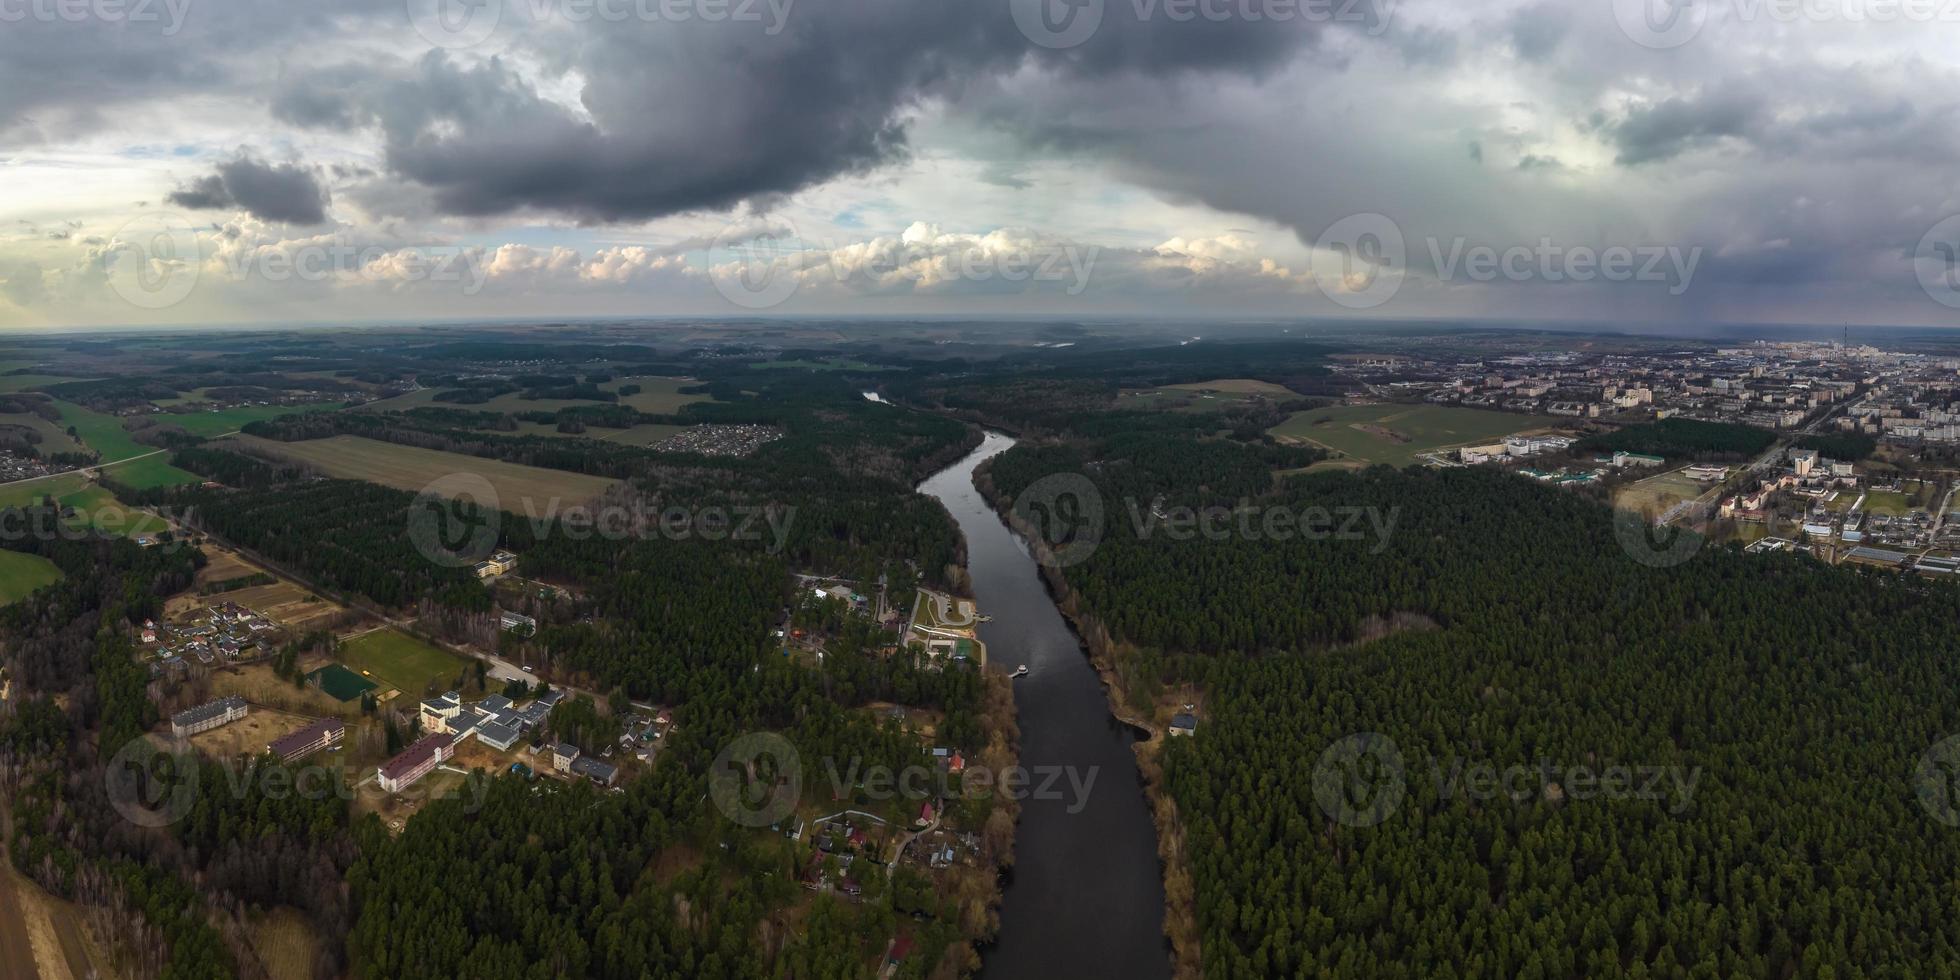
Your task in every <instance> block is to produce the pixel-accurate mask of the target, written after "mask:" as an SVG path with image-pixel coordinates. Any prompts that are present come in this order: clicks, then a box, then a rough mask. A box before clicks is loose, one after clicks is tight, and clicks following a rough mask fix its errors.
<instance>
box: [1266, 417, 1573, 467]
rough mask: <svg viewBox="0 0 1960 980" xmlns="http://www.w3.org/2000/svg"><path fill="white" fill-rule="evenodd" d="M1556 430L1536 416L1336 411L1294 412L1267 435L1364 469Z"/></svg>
mask: <svg viewBox="0 0 1960 980" xmlns="http://www.w3.org/2000/svg"><path fill="white" fill-rule="evenodd" d="M1557 424H1558V420H1556V419H1551V418H1545V417H1542V416H1536V415H1517V414H1513V413H1510V412H1493V411H1487V410H1485V409H1481V408H1461V407H1457V406H1454V405H1339V406H1333V407H1329V408H1318V409H1314V410H1312V411H1308V412H1297V413H1295V414H1294V415H1293V417H1292V418H1290V419H1287V420H1286V421H1284V422H1282V423H1280V424H1279V425H1276V426H1274V427H1273V428H1272V430H1271V434H1272V435H1273V436H1274V437H1276V438H1280V439H1295V440H1299V441H1302V442H1309V443H1313V444H1314V445H1317V446H1321V447H1323V448H1326V449H1332V450H1334V451H1335V452H1339V453H1345V454H1346V455H1347V456H1349V457H1352V458H1353V459H1356V460H1360V461H1361V462H1364V463H1388V464H1390V465H1392V466H1407V465H1409V464H1411V463H1415V462H1417V461H1418V460H1417V457H1418V456H1419V455H1421V454H1422V453H1426V452H1431V451H1434V450H1437V449H1449V448H1454V447H1457V446H1474V445H1479V444H1482V443H1487V442H1496V441H1497V440H1499V439H1502V438H1504V437H1505V436H1508V435H1512V434H1514V433H1519V432H1530V431H1536V430H1541V429H1546V428H1551V427H1553V426H1556V425H1557ZM1357 426H1368V427H1370V428H1368V429H1362V428H1357ZM1388 433H1393V434H1394V435H1389V434H1388Z"/></svg>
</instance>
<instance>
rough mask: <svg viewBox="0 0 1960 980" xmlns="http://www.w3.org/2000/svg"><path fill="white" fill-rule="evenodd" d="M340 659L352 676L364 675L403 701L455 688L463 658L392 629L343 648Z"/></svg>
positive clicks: (365, 637) (360, 638)
mask: <svg viewBox="0 0 1960 980" xmlns="http://www.w3.org/2000/svg"><path fill="white" fill-rule="evenodd" d="M340 659H341V661H342V662H344V663H345V664H346V665H347V666H348V668H349V669H351V670H353V671H354V672H355V673H361V672H363V671H365V672H366V673H367V674H368V675H372V677H373V678H374V679H376V680H378V681H379V682H380V683H381V686H383V687H392V688H394V689H395V690H398V691H400V692H402V696H403V697H411V698H422V697H427V696H428V695H429V694H431V693H434V694H440V693H442V692H443V691H447V690H449V689H450V688H451V687H453V686H455V684H456V678H458V677H460V676H462V673H463V661H462V658H460V657H457V656H454V655H452V654H450V653H448V652H446V651H443V650H438V649H436V648H435V647H432V646H430V645H428V644H427V643H424V642H422V641H421V640H418V639H416V638H415V637H412V636H409V635H408V634H406V633H402V632H398V631H396V630H392V629H380V630H376V631H374V632H372V633H368V634H366V635H364V636H360V637H357V638H355V639H353V640H349V641H348V642H346V643H345V644H342V646H341V648H340Z"/></svg>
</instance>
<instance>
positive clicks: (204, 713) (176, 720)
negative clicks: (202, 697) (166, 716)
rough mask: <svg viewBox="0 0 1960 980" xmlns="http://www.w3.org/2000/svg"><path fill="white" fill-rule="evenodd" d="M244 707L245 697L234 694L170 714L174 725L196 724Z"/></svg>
mask: <svg viewBox="0 0 1960 980" xmlns="http://www.w3.org/2000/svg"><path fill="white" fill-rule="evenodd" d="M244 708H245V699H244V698H241V697H238V696H236V695H234V696H232V697H228V698H220V699H218V700H216V701H213V702H211V703H210V704H200V705H198V706H197V707H195V708H190V709H188V710H185V711H179V712H177V713H176V714H174V715H171V716H170V723H171V724H173V725H195V724H197V723H198V722H201V721H209V720H211V719H213V718H218V717H221V716H223V715H225V714H228V713H230V712H232V711H242V710H244Z"/></svg>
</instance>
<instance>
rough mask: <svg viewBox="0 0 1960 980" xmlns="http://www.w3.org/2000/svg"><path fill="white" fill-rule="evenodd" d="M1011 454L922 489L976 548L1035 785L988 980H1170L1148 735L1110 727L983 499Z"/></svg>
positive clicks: (1071, 638) (972, 551)
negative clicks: (985, 468)
mask: <svg viewBox="0 0 1960 980" xmlns="http://www.w3.org/2000/svg"><path fill="white" fill-rule="evenodd" d="M1012 445H1013V440H1012V439H1011V438H1009V437H1007V436H1005V435H1002V434H1000V433H997V432H989V433H987V434H986V438H985V440H984V442H983V444H982V445H981V447H980V448H979V449H978V450H976V451H975V452H974V453H972V454H971V455H969V456H968V457H967V458H965V459H963V460H961V461H960V462H959V463H958V464H957V465H955V466H952V467H949V468H947V469H946V470H944V471H942V472H940V473H939V474H937V475H935V476H934V477H933V478H932V479H930V480H927V481H926V482H925V483H924V484H921V486H920V488H919V489H920V492H921V493H924V494H926V495H927V496H931V497H933V498H935V499H937V500H938V501H940V503H941V504H942V505H944V506H945V507H946V509H947V511H948V512H949V513H950V514H951V515H952V516H953V518H954V520H955V522H956V523H957V524H958V525H959V527H960V530H961V533H962V538H963V541H964V544H965V555H966V565H967V567H968V568H969V569H970V571H971V582H972V584H971V594H972V595H973V596H974V597H975V599H976V600H977V601H978V603H979V605H980V606H981V608H983V609H985V610H986V612H987V613H988V614H990V616H991V617H992V618H991V620H989V621H986V622H982V623H981V624H980V630H979V631H980V633H981V635H982V637H983V638H984V640H985V642H986V643H987V646H988V650H989V655H990V659H991V660H993V661H994V666H995V667H997V668H999V669H1000V670H1002V671H1013V670H1016V669H1017V668H1019V667H1022V666H1026V667H1028V668H1029V671H1028V673H1027V674H1026V675H1025V676H1021V677H1019V678H1018V679H1016V680H1014V681H1012V682H1011V688H1012V691H1013V695H1014V701H1015V704H1016V709H1017V718H1018V723H1019V727H1020V730H1021V757H1020V765H1021V766H1022V767H1023V769H1024V771H1026V772H1027V773H1028V774H1029V776H1030V779H1031V782H1030V783H1029V785H1028V790H1029V793H1028V795H1027V797H1026V798H1025V799H1023V800H1022V801H1021V820H1020V823H1019V824H1018V825H1017V826H1015V827H1014V828H1013V834H1014V849H1015V854H1016V863H1015V867H1014V870H1013V871H1012V872H1011V873H1010V874H1009V875H1007V877H1006V879H1005V882H1004V884H1005V901H1004V904H1003V905H1002V908H1001V928H1000V934H999V937H998V939H997V940H996V941H995V942H994V943H993V944H992V945H990V946H989V947H987V948H986V949H984V950H983V953H982V956H983V964H982V969H981V976H983V977H998V978H1011V980H1041V978H1047V977H1055V978H1073V977H1081V976H1122V977H1125V978H1128V980H1157V978H1169V977H1170V976H1171V947H1170V944H1169V943H1168V942H1167V941H1166V940H1165V938H1164V928H1163V922H1164V899H1163V879H1162V877H1161V872H1160V867H1159V862H1158V861H1156V860H1153V859H1155V858H1156V857H1157V849H1158V843H1157V833H1156V828H1155V826H1154V821H1153V818H1152V812H1151V803H1150V800H1149V798H1148V796H1147V795H1146V793H1145V787H1144V777H1143V773H1142V771H1141V769H1140V768H1139V766H1138V762H1137V755H1136V752H1135V745H1136V743H1137V741H1138V739H1139V738H1144V737H1147V732H1146V731H1144V730H1143V729H1139V728H1137V727H1135V726H1132V725H1127V724H1122V723H1120V722H1119V721H1118V720H1117V719H1115V718H1113V717H1112V716H1111V715H1110V712H1109V707H1108V697H1107V695H1106V693H1105V692H1104V689H1103V682H1102V680H1101V678H1100V676H1099V675H1098V674H1097V672H1096V670H1095V668H1094V667H1093V666H1092V665H1091V664H1089V662H1088V660H1087V658H1085V657H1083V655H1082V641H1081V638H1080V637H1078V636H1077V635H1076V634H1075V633H1074V632H1072V631H1071V630H1070V629H1069V625H1068V621H1067V619H1066V618H1065V617H1064V616H1063V614H1062V611H1061V610H1060V609H1057V608H1056V606H1055V603H1054V599H1053V597H1052V595H1051V594H1050V593H1049V590H1048V587H1047V586H1046V584H1044V583H1043V582H1042V581H1041V576H1040V574H1039V569H1038V568H1037V567H1036V565H1035V563H1034V562H1033V561H1032V560H1030V558H1029V556H1028V551H1027V548H1026V546H1025V544H1023V543H1022V542H1021V540H1020V539H1018V538H1017V537H1015V535H1014V534H1013V532H1012V531H1011V530H1010V529H1009V528H1008V526H1007V525H1006V524H1005V523H1004V522H1002V521H1001V519H1000V517H999V515H998V514H996V513H995V512H994V510H993V509H992V508H991V507H990V506H989V505H988V504H987V502H986V501H985V500H984V499H983V498H982V497H981V495H980V492H979V490H978V489H977V488H976V487H975V485H974V482H973V473H974V470H975V469H976V468H977V467H978V466H979V465H980V464H981V463H982V462H984V461H985V460H986V459H989V458H992V457H993V456H996V455H998V454H1000V453H1002V452H1004V451H1006V450H1007V449H1008V448H1009V447H1011V446H1012Z"/></svg>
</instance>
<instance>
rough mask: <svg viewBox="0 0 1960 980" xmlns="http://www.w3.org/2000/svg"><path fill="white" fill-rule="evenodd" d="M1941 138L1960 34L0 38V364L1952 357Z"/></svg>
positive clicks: (879, 30)
mask: <svg viewBox="0 0 1960 980" xmlns="http://www.w3.org/2000/svg"><path fill="white" fill-rule="evenodd" d="M1675 3H1679V4H1680V6H1678V7H1676V6H1672V4H1675ZM1956 110H1960V0H1539V2H1512V0H222V2H220V0H0V327H8V328H48V327H79V326H151V325H196V324H229V323H268V322H311V323H325V324H331V323H335V322H371V321H374V320H384V319H398V320H403V321H407V320H416V319H431V318H440V319H456V318H469V317H485V318H488V317H532V316H535V317H560V318H583V317H602V316H666V315H684V316H754V315H797V316H814V315H822V316H830V315H836V316H851V315H875V316H906V315H982V316H984V315H1002V316H1006V315H1014V316H1029V315H1057V316H1090V315H1095V316H1106V315H1108V316H1121V315H1150V316H1171V317H1183V316H1189V317H1192V318H1203V317H1243V316H1262V317H1301V318H1315V317H1342V318H1349V319H1352V318H1357V317H1363V318H1365V317H1383V318H1395V319H1407V318H1434V317H1445V318H1464V319H1482V320H1518V321H1532V320H1560V321H1585V320H1597V321H1601V322H1612V323H1615V324H1629V323H1632V324H1638V323H1642V322H1648V323H1654V324H1657V325H1662V324H1666V325H1678V324H1695V323H1752V322H1779V323H1817V324H1838V323H1845V324H1892V325H1909V326H1912V325H1942V326H1943V325H1953V324H1960V277H1957V276H1956V271H1955V270H1956V263H1960V167H1956V166H1955V165H1954V161H1955V160H1956V159H1960V153H1956V149H1960V118H1956Z"/></svg>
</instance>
